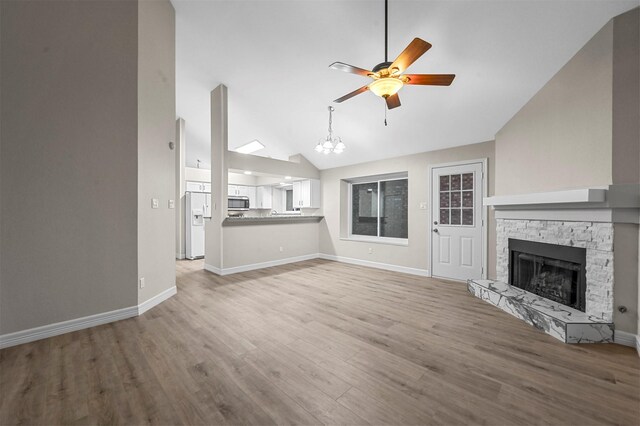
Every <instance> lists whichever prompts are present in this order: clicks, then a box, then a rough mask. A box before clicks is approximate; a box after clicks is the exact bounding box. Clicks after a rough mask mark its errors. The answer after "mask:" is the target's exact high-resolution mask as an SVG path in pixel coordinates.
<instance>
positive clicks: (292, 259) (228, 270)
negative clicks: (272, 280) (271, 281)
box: [204, 253, 319, 275]
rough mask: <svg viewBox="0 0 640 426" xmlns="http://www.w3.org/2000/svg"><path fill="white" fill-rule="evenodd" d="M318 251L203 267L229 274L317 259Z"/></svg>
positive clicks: (218, 273)
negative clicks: (228, 265)
mask: <svg viewBox="0 0 640 426" xmlns="http://www.w3.org/2000/svg"><path fill="white" fill-rule="evenodd" d="M318 257H319V255H318V253H313V254H305V255H302V256H294V257H287V258H284V259H277V260H270V261H268V262H260V263H251V264H249V265H241V266H234V267H232V268H222V269H221V268H217V267H215V266H211V265H207V264H205V265H204V269H205V270H207V271H209V272H213V273H214V274H217V275H231V274H237V273H239V272H247V271H254V270H256V269H262V268H270V267H272V266H280V265H286V264H288V263H295V262H302V261H304V260H311V259H317V258H318Z"/></svg>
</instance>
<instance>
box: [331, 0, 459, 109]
mask: <svg viewBox="0 0 640 426" xmlns="http://www.w3.org/2000/svg"><path fill="white" fill-rule="evenodd" d="M388 42H389V34H388V0H385V1H384V62H381V63H379V64H378V65H376V66H375V67H373V69H372V70H371V71H369V70H366V69H363V68H358V67H354V66H352V65H348V64H345V63H343V62H334V63H333V64H331V65H329V68H333V69H336V70H340V71H345V72H348V73H352V74H358V75H361V76H363V77H369V78H372V79H373V82H371V83H369V84H367V85H365V86H362V87H361V88H359V89H356V90H354V91H353V92H351V93H348V94H346V95H344V96H342V97H341V98H338V99H336V100H334V101H333V102H336V103H341V102H344V101H346V100H348V99H351V98H353V97H354V96H356V95H359V94H360V93H364V92H366V91H367V90H371V91H372V92H373V93H374V94H376V95H377V96H380V97H382V98H384V99H385V101H386V103H387V108H388V109H393V108H397V107H399V106H400V98H399V97H398V91H399V90H400V89H401V88H402V86H404V85H405V84H408V85H414V86H415V85H419V86H449V85H450V84H451V82H452V81H453V79H454V78H455V77H456V75H455V74H402V73H403V72H404V71H406V70H407V68H409V66H410V65H411V64H413V63H414V62H415V61H416V60H417V59H418V58H419V57H420V56H422V55H423V54H424V53H425V52H426V51H427V50H429V49H430V48H431V44H429V43H427V42H426V41H424V40H422V39H420V38H417V37H416V38H414V39H413V41H412V42H411V43H409V45H408V46H407V47H406V48H405V49H404V50H403V51H402V53H401V54H400V55H399V56H398V57H397V58H396V60H395V61H393V62H389V61H388V58H387V47H388V44H389V43H388Z"/></svg>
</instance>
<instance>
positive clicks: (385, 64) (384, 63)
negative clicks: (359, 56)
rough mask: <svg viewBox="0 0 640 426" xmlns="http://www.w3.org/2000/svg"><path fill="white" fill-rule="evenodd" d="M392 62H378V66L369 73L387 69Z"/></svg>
mask: <svg viewBox="0 0 640 426" xmlns="http://www.w3.org/2000/svg"><path fill="white" fill-rule="evenodd" d="M392 63H393V62H380V63H379V64H378V65H376V66H375V67H373V69H372V70H371V71H373V72H378V71H380V70H383V69H386V68H389V67H390V66H391V64H392Z"/></svg>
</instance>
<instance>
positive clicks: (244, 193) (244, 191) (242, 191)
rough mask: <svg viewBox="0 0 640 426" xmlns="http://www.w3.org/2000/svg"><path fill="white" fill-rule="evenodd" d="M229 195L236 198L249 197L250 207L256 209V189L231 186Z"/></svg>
mask: <svg viewBox="0 0 640 426" xmlns="http://www.w3.org/2000/svg"><path fill="white" fill-rule="evenodd" d="M227 195H229V196H232V197H233V196H236V197H248V198H249V207H250V208H252V209H255V208H256V202H257V200H256V187H255V186H247V185H229V188H228V191H227Z"/></svg>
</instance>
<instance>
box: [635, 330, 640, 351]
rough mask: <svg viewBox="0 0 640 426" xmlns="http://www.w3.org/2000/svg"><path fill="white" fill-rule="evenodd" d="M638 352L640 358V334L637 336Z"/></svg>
mask: <svg viewBox="0 0 640 426" xmlns="http://www.w3.org/2000/svg"><path fill="white" fill-rule="evenodd" d="M636 352H638V356H640V334H638V335H637V336H636Z"/></svg>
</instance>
